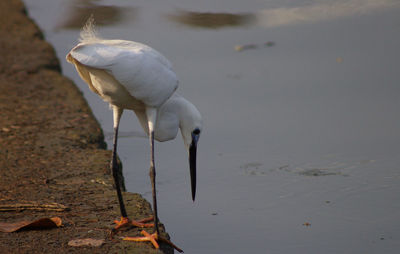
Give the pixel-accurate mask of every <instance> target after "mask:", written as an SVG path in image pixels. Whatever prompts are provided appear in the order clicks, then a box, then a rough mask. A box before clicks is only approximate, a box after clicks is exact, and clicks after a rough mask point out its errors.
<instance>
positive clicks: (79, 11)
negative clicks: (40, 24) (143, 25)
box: [57, 0, 137, 29]
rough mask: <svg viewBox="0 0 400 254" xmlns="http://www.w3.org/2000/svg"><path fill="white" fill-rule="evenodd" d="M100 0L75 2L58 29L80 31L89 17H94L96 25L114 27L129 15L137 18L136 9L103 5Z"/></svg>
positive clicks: (72, 2)
mask: <svg viewBox="0 0 400 254" xmlns="http://www.w3.org/2000/svg"><path fill="white" fill-rule="evenodd" d="M98 2H100V1H99V0H74V1H71V3H70V6H69V7H68V8H67V11H66V12H67V13H66V15H63V17H67V18H65V19H62V20H61V21H60V24H59V25H58V26H57V28H64V29H80V28H81V27H82V25H83V24H84V23H85V21H86V20H87V19H88V17H89V16H91V15H93V17H94V18H95V19H96V25H98V26H105V25H114V24H118V23H121V22H122V21H123V20H124V18H125V17H126V16H127V14H128V13H129V17H130V19H131V18H132V17H135V14H136V11H137V9H136V8H133V7H119V6H112V5H101V4H99V3H98Z"/></svg>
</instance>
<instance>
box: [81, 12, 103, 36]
mask: <svg viewBox="0 0 400 254" xmlns="http://www.w3.org/2000/svg"><path fill="white" fill-rule="evenodd" d="M98 39H99V37H98V36H97V31H96V23H95V21H94V17H93V14H92V15H90V17H89V18H88V20H87V21H86V23H85V25H84V26H83V27H82V30H81V33H80V38H79V42H93V41H96V40H98Z"/></svg>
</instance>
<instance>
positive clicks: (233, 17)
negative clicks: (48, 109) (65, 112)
mask: <svg viewBox="0 0 400 254" xmlns="http://www.w3.org/2000/svg"><path fill="white" fill-rule="evenodd" d="M25 3H26V4H27V6H28V11H29V13H30V15H31V16H32V17H33V18H34V19H35V20H36V22H37V23H38V24H39V25H40V27H41V28H42V29H43V30H44V32H45V36H46V39H47V40H49V41H50V42H51V43H52V44H53V45H54V46H55V48H56V50H57V54H58V56H59V57H60V59H61V62H62V67H63V72H64V73H65V74H66V75H67V76H69V77H70V78H71V79H73V80H74V81H75V82H76V83H77V84H78V85H79V87H80V89H81V90H82V91H83V93H84V94H85V97H86V98H87V100H88V101H89V104H90V105H91V107H92V109H93V111H94V113H95V115H96V117H97V118H98V120H99V121H100V123H101V124H102V126H103V129H104V131H105V133H106V134H107V133H111V131H112V112H111V111H110V110H109V109H108V105H106V104H105V103H104V102H102V101H101V100H100V99H98V98H97V96H96V95H93V94H92V93H91V92H90V91H89V89H88V88H87V86H86V85H85V84H84V83H83V82H82V81H81V80H80V78H79V77H78V76H77V74H76V73H75V71H74V70H73V68H72V66H71V65H69V64H67V63H66V62H65V61H64V57H65V54H66V53H67V52H68V51H69V50H70V49H71V48H72V47H73V46H74V44H75V43H76V42H77V38H78V35H79V27H80V24H81V23H82V22H84V20H85V19H86V16H87V15H88V14H89V13H94V15H95V18H96V17H97V19H98V20H97V21H98V24H99V26H100V27H99V30H100V33H101V34H102V35H103V36H104V37H106V38H121V39H128V40H134V41H139V42H143V43H146V44H148V45H151V46H152V47H154V48H156V49H157V50H159V51H160V52H162V53H163V54H164V55H165V56H167V58H169V59H170V60H171V62H172V63H173V65H174V67H175V70H176V72H177V74H178V76H179V77H180V80H181V83H180V84H181V85H180V88H179V91H180V93H182V94H183V95H184V96H185V97H187V98H188V99H189V100H191V101H192V102H193V103H194V104H195V105H196V106H197V107H198V108H199V110H200V111H201V112H202V114H203V116H204V124H205V126H204V132H203V134H202V137H201V140H200V143H199V161H198V171H199V172H198V192H197V193H198V198H197V200H196V202H195V203H193V202H192V201H191V198H190V187H189V170H188V165H187V157H186V152H185V150H184V147H183V145H182V140H181V138H180V137H178V138H177V140H175V141H172V142H168V143H161V144H160V143H159V144H157V146H156V156H157V157H156V160H157V162H156V163H157V170H158V174H157V176H158V181H157V184H158V191H159V192H158V199H159V213H160V219H161V220H162V221H163V222H164V223H165V225H166V227H167V230H168V231H169V232H170V234H171V236H172V239H173V241H174V242H175V243H176V244H177V245H178V246H180V247H182V248H183V249H184V250H185V252H186V253H398V252H399V251H400V195H399V194H400V184H399V182H400V166H399V165H400V156H399V154H400V145H399V144H400V117H399V109H400V86H399V84H400V71H399V59H400V50H399V45H400V8H399V7H400V4H399V2H398V1H390V0H381V1H374V0H349V1H329V2H327V1H306V0H304V1H289V0H288V1H277V0H271V1H260V0H251V1H238V0H235V1H227V0H221V1H181V0H170V1H122V0H120V1H113V5H110V4H107V3H106V1H72V0H71V1H61V0H57V1H49V0H25ZM48 10H52V11H48ZM121 124H122V127H121V131H122V132H123V134H124V137H121V138H120V143H119V154H120V156H121V158H122V160H123V163H124V170H125V175H126V179H127V186H128V189H129V191H132V192H139V193H142V194H144V196H145V197H146V198H148V199H150V197H151V192H150V191H151V189H150V181H149V179H148V165H149V147H148V140H147V139H146V138H144V135H143V134H142V131H141V127H140V126H139V124H138V122H137V120H136V119H135V117H134V115H133V114H132V113H131V112H126V113H125V114H124V117H123V119H122V123H121ZM110 141H111V137H109V138H108V142H110Z"/></svg>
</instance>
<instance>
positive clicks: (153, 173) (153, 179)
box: [149, 131, 160, 235]
mask: <svg viewBox="0 0 400 254" xmlns="http://www.w3.org/2000/svg"><path fill="white" fill-rule="evenodd" d="M150 149H151V161H150V172H149V174H150V179H151V187H152V192H153V209H154V227H155V230H156V233H157V234H158V235H160V232H159V229H158V214H157V197H156V195H157V193H156V168H155V165H154V131H151V132H150Z"/></svg>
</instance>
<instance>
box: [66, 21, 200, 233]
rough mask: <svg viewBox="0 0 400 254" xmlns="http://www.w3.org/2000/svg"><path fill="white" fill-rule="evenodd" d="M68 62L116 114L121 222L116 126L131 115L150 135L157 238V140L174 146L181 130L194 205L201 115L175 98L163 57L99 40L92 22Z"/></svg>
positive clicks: (174, 84) (172, 79)
mask: <svg viewBox="0 0 400 254" xmlns="http://www.w3.org/2000/svg"><path fill="white" fill-rule="evenodd" d="M66 59H67V61H68V62H69V63H71V64H73V65H74V66H75V68H76V70H77V72H78V73H79V75H80V77H81V78H82V79H83V80H84V81H85V82H86V83H87V84H88V86H89V88H90V89H91V90H92V91H93V92H94V93H96V94H97V95H99V96H100V97H101V98H102V99H103V100H104V101H106V102H108V103H109V104H110V106H111V107H112V108H113V112H114V147H113V157H112V163H111V167H112V170H113V175H114V180H115V183H116V187H117V193H118V198H119V202H120V208H121V214H122V217H123V218H126V217H127V215H126V211H125V207H124V205H123V199H122V195H121V191H120V189H119V181H118V176H117V174H116V167H117V163H116V148H117V136H118V126H119V121H120V118H121V115H122V112H123V110H124V109H128V110H133V111H134V112H135V114H136V116H137V117H138V119H139V121H140V123H141V125H142V127H143V129H144V131H145V132H146V133H147V134H148V135H149V137H150V145H151V155H152V156H151V163H150V164H151V166H150V176H151V180H152V186H153V206H154V213H155V216H154V222H155V228H156V232H157V233H158V225H157V223H158V218H157V206H156V205H157V202H156V192H155V167H154V147H153V146H154V139H156V140H158V141H167V140H171V139H174V138H175V137H176V135H177V133H178V130H179V129H180V130H181V133H182V137H183V140H184V143H185V147H186V149H187V150H188V153H189V161H190V173H191V183H192V197H193V200H194V197H195V187H196V163H195V161H196V149H197V141H198V138H199V135H200V131H201V125H202V122H201V121H202V120H201V115H200V113H199V112H198V110H197V109H196V107H195V106H193V104H191V103H190V102H189V101H187V100H186V99H184V98H183V97H182V96H180V95H178V94H177V93H176V92H175V91H176V89H177V87H178V79H177V75H176V74H175V72H174V71H173V70H172V65H171V63H170V62H169V61H168V60H167V59H166V58H165V57H164V56H163V55H161V54H160V53H159V52H157V51H156V50H154V49H152V48H150V47H149V46H146V45H144V44H141V43H138V42H133V41H126V40H106V39H102V38H99V37H97V35H96V33H95V31H94V27H93V21H92V20H89V21H88V23H87V25H86V26H85V27H84V29H83V31H82V33H81V40H80V43H79V44H78V45H77V46H75V47H74V48H73V49H72V50H71V51H70V52H69V53H68V54H67V56H66ZM121 223H122V220H121Z"/></svg>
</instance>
